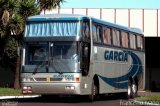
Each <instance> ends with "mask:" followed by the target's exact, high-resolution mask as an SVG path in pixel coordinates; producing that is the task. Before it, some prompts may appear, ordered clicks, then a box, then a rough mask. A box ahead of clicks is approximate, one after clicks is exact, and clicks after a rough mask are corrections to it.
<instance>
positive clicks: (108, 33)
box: [103, 27, 111, 44]
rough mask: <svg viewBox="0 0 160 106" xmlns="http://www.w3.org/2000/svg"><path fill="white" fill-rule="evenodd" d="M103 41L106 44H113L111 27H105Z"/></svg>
mask: <svg viewBox="0 0 160 106" xmlns="http://www.w3.org/2000/svg"><path fill="white" fill-rule="evenodd" d="M103 43H104V44H111V29H110V28H107V27H105V28H103Z"/></svg>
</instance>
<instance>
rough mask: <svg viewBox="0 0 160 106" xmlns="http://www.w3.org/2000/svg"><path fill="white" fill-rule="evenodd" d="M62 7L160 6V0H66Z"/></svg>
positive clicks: (154, 7)
mask: <svg viewBox="0 0 160 106" xmlns="http://www.w3.org/2000/svg"><path fill="white" fill-rule="evenodd" d="M65 1H66V2H64V3H63V4H62V5H61V8H149V9H150V8H153V9H156V8H160V0H65Z"/></svg>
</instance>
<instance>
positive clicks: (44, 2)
mask: <svg viewBox="0 0 160 106" xmlns="http://www.w3.org/2000/svg"><path fill="white" fill-rule="evenodd" d="M63 2H65V0H37V3H38V6H39V8H40V11H44V14H45V11H46V10H52V9H54V8H56V7H60V4H61V3H63Z"/></svg>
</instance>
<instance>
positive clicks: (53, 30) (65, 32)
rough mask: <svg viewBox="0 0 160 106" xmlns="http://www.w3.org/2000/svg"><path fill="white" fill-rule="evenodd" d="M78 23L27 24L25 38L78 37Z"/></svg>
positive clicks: (48, 22)
mask: <svg viewBox="0 0 160 106" xmlns="http://www.w3.org/2000/svg"><path fill="white" fill-rule="evenodd" d="M79 31H80V23H79V22H78V21H54V22H50V21H46V22H41V21H40V22H39V21H38V22H27V23H26V26H25V37H37V36H38V37H47V36H49V37H51V36H52V37H54V36H79Z"/></svg>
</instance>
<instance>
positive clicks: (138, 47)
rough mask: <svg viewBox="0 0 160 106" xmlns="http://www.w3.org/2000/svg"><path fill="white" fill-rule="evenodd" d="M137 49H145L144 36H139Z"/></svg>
mask: <svg viewBox="0 0 160 106" xmlns="http://www.w3.org/2000/svg"><path fill="white" fill-rule="evenodd" d="M136 40H137V49H139V50H143V38H142V36H139V35H138V36H137V39H136Z"/></svg>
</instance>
